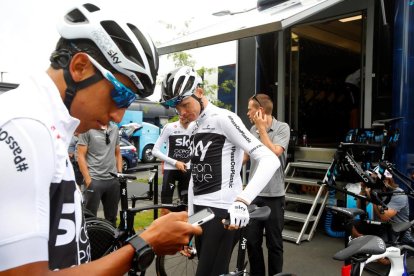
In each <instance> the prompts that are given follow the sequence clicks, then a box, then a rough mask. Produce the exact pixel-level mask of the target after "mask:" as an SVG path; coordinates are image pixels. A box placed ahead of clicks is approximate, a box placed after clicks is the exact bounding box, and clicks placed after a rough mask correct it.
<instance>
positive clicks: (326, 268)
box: [98, 163, 414, 276]
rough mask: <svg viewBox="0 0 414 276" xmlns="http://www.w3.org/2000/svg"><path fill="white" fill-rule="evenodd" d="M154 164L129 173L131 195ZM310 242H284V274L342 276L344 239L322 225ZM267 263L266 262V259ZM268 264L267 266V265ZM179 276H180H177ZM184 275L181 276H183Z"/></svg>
mask: <svg viewBox="0 0 414 276" xmlns="http://www.w3.org/2000/svg"><path fill="white" fill-rule="evenodd" d="M154 165H157V164H156V163H155V164H148V165H142V164H140V166H139V168H140V170H141V171H130V172H129V173H132V174H135V175H136V176H137V178H138V179H141V182H137V181H131V182H129V183H128V195H129V196H130V195H142V194H144V193H145V192H146V191H147V190H148V185H146V184H147V181H145V180H146V179H148V177H149V171H148V169H145V168H146V167H148V168H150V167H153V166H154ZM159 173H160V174H159V176H160V177H162V175H161V171H160V170H159ZM159 191H161V183H159ZM150 204H152V203H151V202H150V201H142V202H138V203H137V205H138V206H140V205H150ZM98 216H100V217H103V212H102V211H99V212H98ZM319 224H320V225H318V228H317V230H316V232H315V235H314V236H313V238H312V240H311V241H303V242H302V243H301V244H299V245H298V244H296V243H294V242H290V241H284V243H283V244H284V265H283V272H286V273H287V272H289V273H293V274H295V275H303V276H308V275H309V276H334V275H341V267H342V265H343V263H342V262H340V261H336V260H334V259H333V258H332V256H333V255H334V254H335V253H336V252H337V251H339V250H341V249H343V248H344V241H343V239H341V238H333V237H330V236H328V235H327V234H326V233H325V231H324V229H323V225H322V223H321V222H320V223H319ZM265 243H266V242H265V240H264V242H263V250H264V253H265V256H267V248H266V244H265ZM236 258H237V246H236V247H235V250H234V252H233V257H232V261H231V263H230V269H234V267H235V263H236V262H235V260H236ZM265 261H266V262H267V260H265ZM407 264H408V267H409V270H414V258H409V259H408V260H407ZM266 265H267V264H266ZM370 266H371V267H373V268H374V269H376V270H377V271H380V272H382V275H386V269H387V267H386V266H384V265H380V264H371V265H370ZM146 275H156V272H155V262H153V264H152V265H151V266H150V267H149V268H148V270H147V273H146ZM363 275H364V276H368V275H376V274H373V273H370V272H363ZM177 276H179V275H177ZM180 276H181V275H180Z"/></svg>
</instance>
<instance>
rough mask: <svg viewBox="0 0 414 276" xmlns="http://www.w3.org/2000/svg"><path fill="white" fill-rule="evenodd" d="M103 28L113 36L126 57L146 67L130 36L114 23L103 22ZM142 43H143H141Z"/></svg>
mask: <svg viewBox="0 0 414 276" xmlns="http://www.w3.org/2000/svg"><path fill="white" fill-rule="evenodd" d="M101 25H102V27H103V28H104V29H105V31H106V32H107V33H108V34H109V35H110V36H111V38H112V40H113V41H114V42H115V43H116V46H118V48H119V49H120V50H121V52H122V53H123V54H124V56H125V57H126V58H128V59H130V60H132V61H134V62H136V63H138V64H139V65H140V66H141V67H144V63H143V61H142V58H141V56H140V55H139V53H138V51H137V49H136V47H135V45H134V44H133V43H132V41H131V40H130V39H129V37H128V35H127V34H126V33H125V32H124V30H122V28H121V27H119V25H118V24H117V23H116V22H114V21H102V22H101ZM140 42H141V43H142V41H140Z"/></svg>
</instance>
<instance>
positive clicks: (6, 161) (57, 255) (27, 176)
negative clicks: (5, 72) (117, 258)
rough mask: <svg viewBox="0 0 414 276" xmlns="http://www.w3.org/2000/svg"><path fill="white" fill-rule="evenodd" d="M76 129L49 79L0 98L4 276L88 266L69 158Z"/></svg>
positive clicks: (27, 84) (30, 82) (26, 84)
mask: <svg viewBox="0 0 414 276" xmlns="http://www.w3.org/2000/svg"><path fill="white" fill-rule="evenodd" d="M10 103H14V104H12V105H11V104H10ZM78 124H79V120H77V119H75V118H72V117H71V116H70V115H69V113H68V111H67V109H66V107H65V106H64V104H63V102H62V99H61V97H60V93H59V91H58V90H57V88H56V86H55V84H54V83H53V82H52V80H51V79H50V77H49V76H48V75H47V74H46V73H43V74H42V75H38V76H35V77H32V78H31V79H29V80H28V81H27V82H24V83H22V84H21V85H20V86H19V87H18V88H17V89H16V90H12V91H9V92H6V93H4V94H2V95H1V96H0V156H1V158H0V168H1V169H0V170H1V171H0V209H1V210H2V211H1V212H0V221H1V225H2V230H1V231H0V260H1V261H0V271H2V270H7V269H10V268H13V267H17V266H21V265H24V264H27V263H32V262H38V261H49V268H50V269H51V270H55V269H61V268H66V267H70V266H74V265H78V264H80V263H84V262H87V261H90V246H89V241H88V238H87V235H86V232H85V227H84V226H85V224H84V219H83V215H82V210H81V198H82V197H81V194H80V191H79V190H78V189H77V185H76V184H75V181H74V174H73V169H72V164H71V162H70V161H69V157H68V152H67V149H68V146H69V142H70V140H71V138H72V135H73V132H74V131H75V129H76V127H77V126H78Z"/></svg>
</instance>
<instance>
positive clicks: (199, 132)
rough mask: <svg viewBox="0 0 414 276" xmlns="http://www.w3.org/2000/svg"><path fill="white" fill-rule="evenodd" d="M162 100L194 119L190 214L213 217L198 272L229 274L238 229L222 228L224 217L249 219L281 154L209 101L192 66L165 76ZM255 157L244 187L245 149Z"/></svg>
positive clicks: (238, 222) (234, 223)
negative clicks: (205, 211) (254, 167)
mask: <svg viewBox="0 0 414 276" xmlns="http://www.w3.org/2000/svg"><path fill="white" fill-rule="evenodd" d="M165 82H166V83H167V85H166V89H162V103H163V104H164V105H166V106H169V107H175V108H176V109H177V111H178V113H179V114H180V116H182V117H183V118H185V119H187V120H189V121H196V124H197V125H196V127H195V128H194V131H193V134H192V137H191V144H190V147H191V180H190V185H189V190H188V201H189V204H188V209H189V214H191V213H193V212H196V211H199V210H201V209H202V208H205V207H206V206H207V207H210V208H211V209H212V210H213V211H214V213H215V218H214V219H213V220H211V221H209V222H207V223H205V224H203V225H202V228H203V235H202V236H201V237H199V238H196V247H197V252H198V257H199V262H198V267H197V273H196V275H198V276H200V275H221V274H224V273H227V272H228V264H229V261H230V257H231V253H232V249H233V243H234V239H235V231H228V230H226V229H224V227H223V224H222V219H224V218H226V217H227V216H228V214H229V215H230V223H231V224H230V226H229V229H238V228H239V227H244V226H246V225H247V223H248V221H249V214H248V211H247V205H249V204H250V203H251V202H252V200H253V199H254V198H255V197H256V196H257V195H258V194H259V193H260V191H261V190H262V189H263V188H264V186H265V185H266V183H268V181H269V180H270V178H271V176H272V175H273V174H274V172H275V171H276V169H277V168H278V167H279V166H280V162H279V160H278V158H277V157H276V156H275V155H274V154H273V153H272V152H271V151H270V150H269V149H268V148H267V147H265V146H263V144H262V143H261V142H260V141H259V140H257V139H256V138H255V137H254V136H253V135H252V134H251V133H250V132H249V130H247V129H246V127H245V126H244V125H243V123H242V121H241V120H240V118H239V117H238V116H237V115H236V114H234V113H232V112H230V111H228V110H226V109H221V108H218V107H216V106H215V105H213V104H212V103H209V101H208V99H207V98H206V97H205V95H204V92H203V89H202V88H201V87H199V85H200V84H201V78H200V77H199V76H198V75H197V73H196V72H195V71H194V70H193V69H192V68H191V67H187V66H184V67H181V68H179V69H176V70H174V71H172V72H171V73H170V74H168V75H167V76H166V80H165ZM244 152H247V153H248V154H249V155H250V158H252V159H254V160H256V161H257V163H258V166H257V170H256V173H255V175H254V176H253V178H252V179H251V181H250V183H249V185H247V187H246V189H244V190H243V189H242V180H241V176H240V171H241V167H242V161H243V153H244Z"/></svg>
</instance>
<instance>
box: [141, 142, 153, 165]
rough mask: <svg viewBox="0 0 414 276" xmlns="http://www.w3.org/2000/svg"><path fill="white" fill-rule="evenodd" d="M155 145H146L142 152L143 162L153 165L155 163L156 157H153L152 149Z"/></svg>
mask: <svg viewBox="0 0 414 276" xmlns="http://www.w3.org/2000/svg"><path fill="white" fill-rule="evenodd" d="M153 147H154V145H146V146H145V147H144V150H143V151H142V162H144V163H152V162H155V156H154V155H152V148H153Z"/></svg>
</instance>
